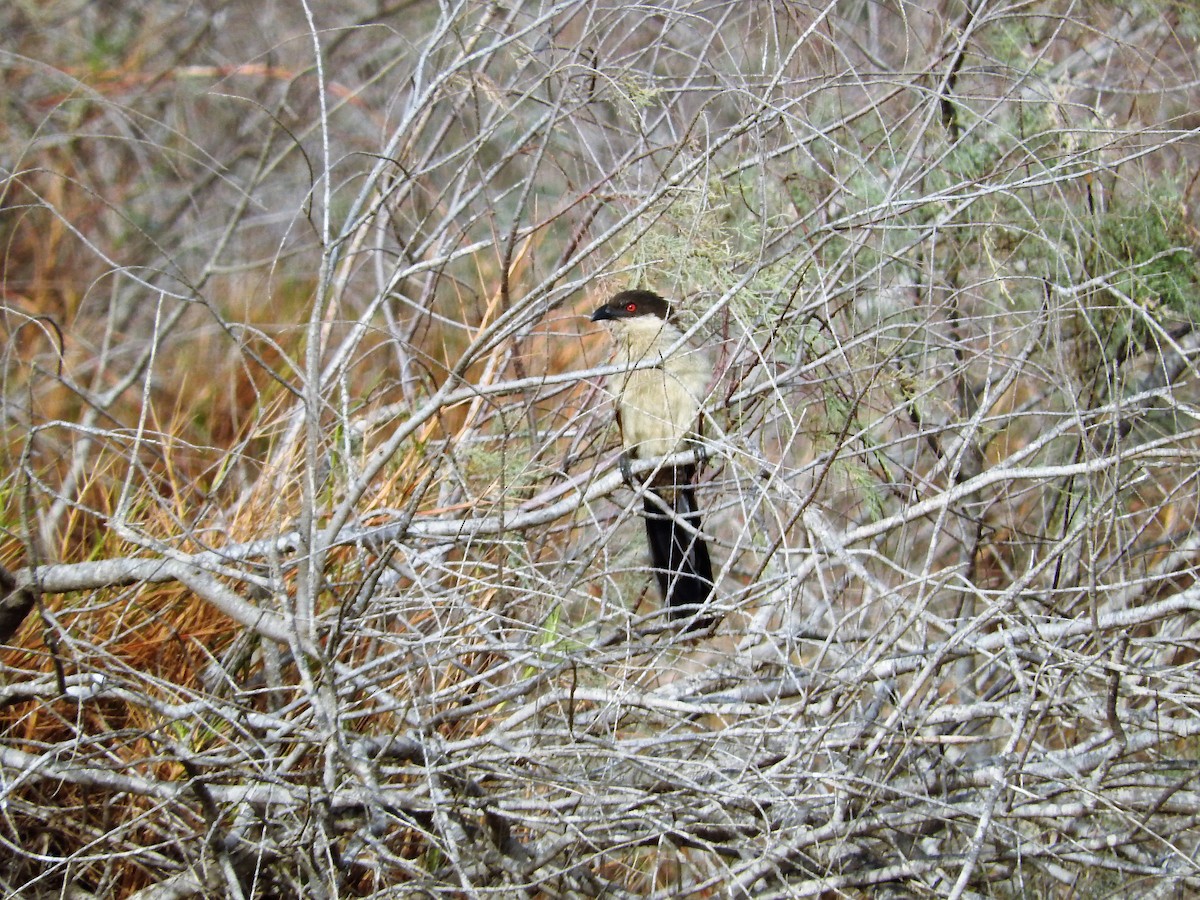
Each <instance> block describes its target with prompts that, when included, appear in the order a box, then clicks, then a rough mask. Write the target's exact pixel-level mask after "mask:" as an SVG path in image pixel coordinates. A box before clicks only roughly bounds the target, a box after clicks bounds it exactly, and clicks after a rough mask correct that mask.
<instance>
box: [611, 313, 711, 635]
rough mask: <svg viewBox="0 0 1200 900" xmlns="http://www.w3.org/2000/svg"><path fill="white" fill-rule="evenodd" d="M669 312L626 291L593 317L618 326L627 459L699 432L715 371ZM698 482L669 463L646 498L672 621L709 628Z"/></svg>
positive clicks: (619, 403) (683, 445)
mask: <svg viewBox="0 0 1200 900" xmlns="http://www.w3.org/2000/svg"><path fill="white" fill-rule="evenodd" d="M669 315H670V307H669V306H668V304H667V301H666V300H664V299H663V298H662V297H660V296H659V295H658V294H655V293H652V292H650V291H621V293H619V294H617V295H616V296H615V297H613V298H612V299H611V300H609V301H608V302H607V303H605V304H604V305H603V306H601V307H600V308H599V309H597V310H596V311H595V312H594V313H592V321H593V322H607V323H609V325H611V326H612V332H613V336H614V337H615V338H616V342H617V353H616V360H615V362H616V364H617V365H620V366H624V367H627V368H626V371H624V372H622V373H620V374H619V375H616V376H614V379H613V383H614V385H615V387H616V392H615V406H616V411H617V426H618V427H619V428H620V431H621V442H622V444H623V445H624V456H623V458H622V461H623V462H624V461H625V460H629V459H650V458H655V457H662V456H669V455H671V454H673V453H678V452H680V451H682V450H686V449H688V442H689V441H690V440H691V439H695V438H698V437H699V434H700V426H701V422H700V406H701V399H702V398H703V397H704V394H705V392H706V390H707V389H708V382H709V380H710V378H711V376H712V367H711V366H710V365H709V363H708V360H707V359H706V358H705V355H704V353H703V352H702V351H700V350H697V349H695V348H694V347H689V346H687V345H682V346H677V345H679V341H680V337H681V336H682V334H681V332H680V331H679V329H678V328H676V327H675V326H674V325H673V324H671V322H670V321H669ZM672 348H674V349H672ZM625 468H626V469H627V467H625ZM626 474H627V477H628V472H627V473H626ZM695 478H696V466H695V465H692V464H688V465H682V466H663V467H662V468H660V469H658V470H657V471H655V472H654V473H653V474H652V475H650V476H649V480H648V482H647V484H646V487H647V490H646V493H645V496H644V497H643V501H642V502H643V509H644V517H645V520H646V538H647V540H648V542H649V544H650V559H651V562H652V564H653V566H654V574H655V575H656V576H657V578H658V584H659V587H660V588H662V594H663V599H664V600H665V601H666V603H667V607H668V609H669V610H670V612H671V615H672V617H673V618H676V619H692V621H691V622H690V624H689V625H688V630H696V629H701V628H706V627H708V625H709V624H710V622H711V619H709V618H700V619H694V618H692V617H694V616H695V615H696V613H697V611H698V610H699V609H700V607H701V606H702V605H703V604H704V603H705V601H707V600H708V598H709V596H711V594H712V592H713V573H712V562H711V561H710V560H709V556H708V547H707V545H706V544H705V543H704V540H703V539H702V538H701V537H700V510H699V509H698V508H697V506H696V492H695V488H694V486H693V482H694V481H695Z"/></svg>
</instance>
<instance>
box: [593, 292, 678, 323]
mask: <svg viewBox="0 0 1200 900" xmlns="http://www.w3.org/2000/svg"><path fill="white" fill-rule="evenodd" d="M669 313H670V306H668V304H667V301H666V300H664V299H663V298H662V297H660V296H658V294H656V293H654V292H653V291H621V293H619V294H617V295H616V296H614V297H613V298H612V299H611V300H609V301H608V302H607V303H605V304H604V305H603V306H601V307H600V308H599V309H597V310H596V311H595V312H594V313H592V321H593V322H605V321H609V322H624V321H626V320H629V319H637V318H641V317H643V316H654V317H655V318H657V319H659V320H660V321H663V322H665V321H666V320H667V316H668V314H669Z"/></svg>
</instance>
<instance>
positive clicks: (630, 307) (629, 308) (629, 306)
mask: <svg viewBox="0 0 1200 900" xmlns="http://www.w3.org/2000/svg"><path fill="white" fill-rule="evenodd" d="M625 312H637V304H636V303H626V304H625Z"/></svg>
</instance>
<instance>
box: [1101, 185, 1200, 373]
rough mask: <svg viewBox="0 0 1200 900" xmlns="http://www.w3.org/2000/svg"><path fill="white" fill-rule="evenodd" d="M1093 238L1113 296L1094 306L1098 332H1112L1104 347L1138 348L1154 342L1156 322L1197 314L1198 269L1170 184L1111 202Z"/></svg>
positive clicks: (1168, 324)
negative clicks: (1096, 308) (1109, 302)
mask: <svg viewBox="0 0 1200 900" xmlns="http://www.w3.org/2000/svg"><path fill="white" fill-rule="evenodd" d="M1097 241H1098V244H1099V256H1100V259H1099V261H1098V263H1097V267H1098V268H1100V269H1101V270H1104V271H1109V272H1111V273H1112V274H1111V275H1110V276H1109V279H1108V282H1109V284H1110V285H1111V290H1110V291H1109V292H1108V293H1109V295H1110V296H1111V297H1112V298H1113V301H1114V302H1113V304H1112V305H1111V306H1107V305H1106V306H1104V307H1101V308H1100V309H1099V310H1098V311H1097V313H1098V322H1097V326H1098V328H1099V330H1100V332H1101V334H1111V339H1110V341H1109V344H1108V349H1109V350H1112V351H1134V350H1137V349H1140V348H1142V347H1145V346H1147V345H1148V344H1151V343H1153V341H1154V339H1155V331H1156V328H1155V326H1156V325H1157V326H1160V327H1162V328H1170V327H1171V326H1172V324H1178V323H1179V322H1180V321H1194V320H1195V319H1196V318H1197V315H1200V302H1198V300H1197V290H1198V289H1200V270H1198V268H1197V260H1196V252H1195V249H1194V248H1193V246H1192V244H1193V242H1192V236H1191V234H1190V233H1189V226H1188V223H1187V220H1186V218H1185V213H1184V207H1183V203H1182V200H1181V198H1180V197H1179V195H1178V193H1176V192H1175V191H1174V190H1173V189H1172V188H1170V187H1168V186H1163V185H1156V186H1154V187H1153V188H1151V189H1150V190H1149V191H1147V192H1146V193H1145V194H1144V195H1143V194H1139V195H1137V196H1136V197H1134V198H1132V199H1128V200H1124V201H1117V202H1115V203H1114V204H1113V208H1112V209H1111V210H1110V211H1109V212H1108V213H1106V214H1105V215H1104V216H1103V218H1102V219H1101V220H1100V224H1099V228H1098V234H1097ZM1130 304H1132V306H1131V305H1130Z"/></svg>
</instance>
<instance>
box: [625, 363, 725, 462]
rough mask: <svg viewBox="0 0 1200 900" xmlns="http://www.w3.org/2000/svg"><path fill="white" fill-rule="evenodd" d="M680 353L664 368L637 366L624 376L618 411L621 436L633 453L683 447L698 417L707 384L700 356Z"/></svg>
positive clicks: (655, 453) (657, 452)
mask: <svg viewBox="0 0 1200 900" xmlns="http://www.w3.org/2000/svg"><path fill="white" fill-rule="evenodd" d="M690 355H691V354H682V355H680V356H679V357H676V358H675V359H673V360H672V361H671V365H670V369H671V371H670V372H667V371H665V370H664V369H663V368H661V367H659V368H653V369H639V370H637V371H635V372H630V373H628V375H626V376H624V378H625V384H624V389H623V390H622V391H621V395H620V396H621V400H620V404H619V406H620V414H621V431H622V434H621V436H622V439H623V441H624V444H625V446H626V448H627V449H629V450H631V451H633V453H634V455H635V456H639V457H643V458H644V457H649V456H666V455H668V454H670V453H674V452H676V451H678V450H681V449H683V447H682V446H681V444H682V442H683V441H684V439H686V438H688V437H690V436H692V435H694V434H695V433H696V429H697V426H698V423H699V418H700V402H701V401H700V398H701V397H702V396H703V392H704V389H705V388H706V387H707V383H708V374H707V372H706V371H705V369H704V366H703V360H699V361H698V363H699V364H694V363H693V361H692V360H690V359H688V358H687V357H688V356H690Z"/></svg>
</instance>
